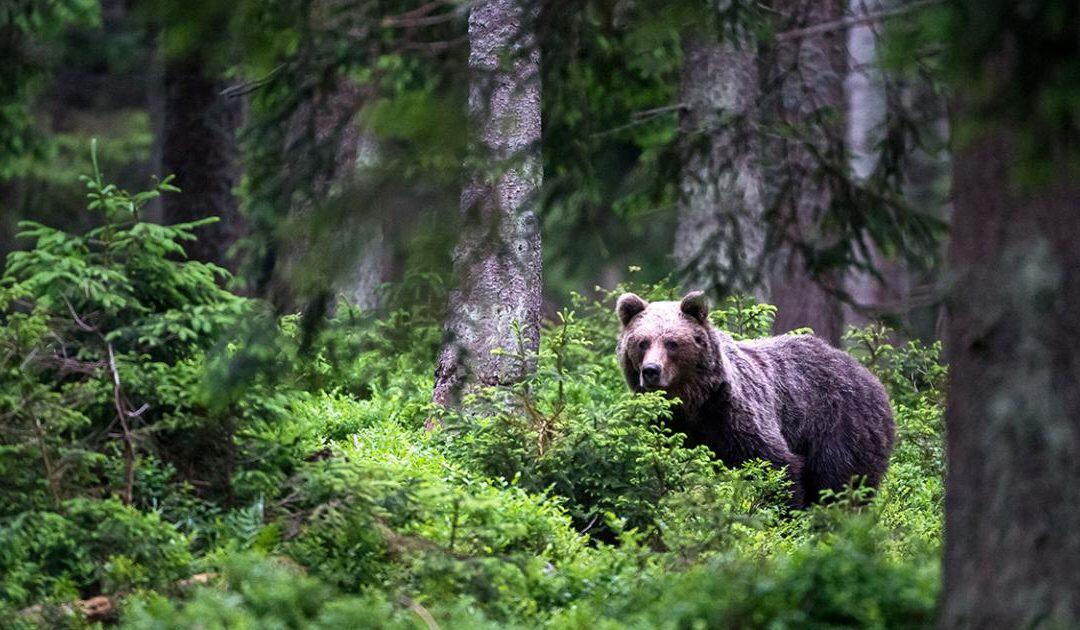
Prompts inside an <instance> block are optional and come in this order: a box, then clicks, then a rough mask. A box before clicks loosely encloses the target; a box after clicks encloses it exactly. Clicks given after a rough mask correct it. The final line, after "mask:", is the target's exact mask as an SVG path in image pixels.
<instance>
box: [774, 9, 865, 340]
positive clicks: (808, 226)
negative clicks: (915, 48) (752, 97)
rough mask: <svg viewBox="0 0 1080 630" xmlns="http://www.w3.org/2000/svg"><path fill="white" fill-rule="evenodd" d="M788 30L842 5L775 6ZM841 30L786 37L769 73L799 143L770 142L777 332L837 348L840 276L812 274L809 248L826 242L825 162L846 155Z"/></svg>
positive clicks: (780, 119)
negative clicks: (803, 331)
mask: <svg viewBox="0 0 1080 630" xmlns="http://www.w3.org/2000/svg"><path fill="white" fill-rule="evenodd" d="M773 6H774V7H775V8H776V9H777V10H778V12H779V14H780V15H781V20H782V22H784V23H785V27H786V28H797V27H800V26H806V25H812V24H822V23H825V22H828V21H831V20H835V19H837V18H838V17H840V15H841V13H842V12H841V7H840V3H839V0H832V1H830V2H815V1H812V0H793V1H787V2H776V3H774V5H773ZM843 37H844V34H843V32H842V31H840V32H837V31H827V32H819V33H810V34H807V35H803V36H800V37H797V38H794V39H785V40H783V41H781V42H779V43H778V44H777V46H776V49H775V52H774V56H775V62H774V63H773V64H771V65H772V67H771V68H769V72H768V73H767V76H768V77H769V89H770V91H775V93H776V95H777V96H778V102H777V103H776V104H775V107H773V108H772V109H773V112H774V114H775V116H776V121H774V122H777V123H779V124H780V126H781V127H782V128H785V129H791V130H793V131H794V134H793V137H792V138H787V139H784V138H781V139H778V140H776V141H773V142H771V143H770V148H769V150H768V154H767V158H766V162H767V168H766V170H765V179H766V181H767V182H768V188H769V192H768V195H767V199H768V201H767V207H772V208H775V209H776V217H775V219H774V223H775V224H776V228H775V229H776V230H777V234H776V242H777V243H778V244H779V245H780V250H781V253H782V255H781V256H780V257H779V260H777V262H776V266H775V267H774V272H773V274H772V281H771V287H770V295H771V298H772V299H771V301H772V302H773V303H774V304H775V305H776V306H777V309H778V310H777V316H776V322H775V325H774V328H775V330H776V331H777V332H778V333H782V332H787V331H789V330H792V329H795V328H800V327H810V328H812V329H813V330H814V332H815V333H817V335H818V336H820V337H822V338H823V339H825V340H827V341H829V342H830V343H832V344H833V345H838V344H839V342H840V335H841V333H842V331H843V321H844V318H843V308H842V304H841V301H840V300H839V299H838V298H837V297H836V294H835V289H837V288H838V285H839V284H840V282H841V281H842V280H841V278H840V277H839V274H837V273H836V272H835V271H824V270H820V269H818V270H813V269H811V268H810V267H811V264H812V263H813V262H814V261H812V260H809V259H808V258H807V256H806V253H805V252H807V251H811V250H814V249H821V248H822V247H823V246H824V245H826V243H825V242H824V237H823V236H822V234H821V218H822V216H823V215H824V213H825V212H826V211H827V210H828V208H829V207H830V205H831V204H832V201H833V192H832V190H831V188H830V186H829V181H828V178H827V177H825V173H826V170H827V169H824V168H822V164H823V163H824V162H828V161H832V162H834V163H835V162H837V161H842V160H843V157H844V150H843V144H844V141H843V138H844V125H843V111H844V89H843V76H844V67H845V60H844V55H843V47H842V39H843Z"/></svg>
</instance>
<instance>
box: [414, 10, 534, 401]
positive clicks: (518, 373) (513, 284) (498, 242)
mask: <svg viewBox="0 0 1080 630" xmlns="http://www.w3.org/2000/svg"><path fill="white" fill-rule="evenodd" d="M528 6H531V5H530V4H528V3H526V2H524V0H481V1H479V2H476V3H475V4H474V5H473V8H472V11H471V13H470V15H469V45H470V52H469V71H470V85H469V113H470V117H471V124H472V126H473V133H474V144H475V149H476V150H475V154H476V157H477V158H479V159H477V160H476V162H475V164H477V165H478V166H479V167H482V168H483V169H484V170H475V171H474V172H473V174H472V176H471V179H470V180H469V182H468V183H467V184H466V185H465V188H464V190H463V191H462V195H461V214H462V220H461V232H460V237H459V241H458V244H457V246H456V248H455V250H454V255H453V258H454V272H455V275H456V282H457V286H456V287H455V288H454V289H453V290H452V291H451V293H450V298H449V310H448V313H447V321H446V330H445V339H444V344H443V348H442V350H441V352H440V354H439V358H438V364H437V366H436V371H435V390H434V394H433V399H434V400H435V401H436V402H437V403H439V404H442V405H455V404H457V403H458V402H459V401H460V395H461V393H462V390H463V388H464V387H465V386H466V385H467V384H470V383H477V384H483V385H494V384H500V383H510V382H513V381H515V380H518V379H520V378H522V377H523V376H524V375H525V374H526V373H527V371H529V370H532V369H534V368H535V366H534V365H532V364H531V362H524V363H523V362H522V361H520V360H518V359H517V358H516V357H514V356H510V355H507V354H495V353H493V351H495V350H497V349H501V350H504V351H508V352H512V353H518V352H519V351H520V350H524V351H526V352H535V351H536V350H537V348H538V346H539V341H540V308H541V302H540V291H541V269H540V264H541V252H540V225H539V222H538V220H537V217H536V214H535V211H534V209H533V204H534V202H535V197H536V194H537V192H538V189H539V186H540V181H541V177H542V173H541V168H542V166H541V161H540V153H539V151H540V147H539V143H540V83H539V81H540V72H539V71H540V50H539V47H538V46H537V42H536V40H535V37H534V36H533V34H532V32H531V28H530V27H531V25H530V24H529V21H530V20H531V19H533V16H532V11H531V10H527V9H526V7H528ZM515 323H516V325H517V326H518V327H519V330H520V339H519V335H518V334H516V333H515Z"/></svg>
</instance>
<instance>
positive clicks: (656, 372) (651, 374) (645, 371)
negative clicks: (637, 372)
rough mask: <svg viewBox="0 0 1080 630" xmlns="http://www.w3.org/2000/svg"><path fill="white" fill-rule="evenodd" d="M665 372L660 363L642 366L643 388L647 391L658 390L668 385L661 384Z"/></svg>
mask: <svg viewBox="0 0 1080 630" xmlns="http://www.w3.org/2000/svg"><path fill="white" fill-rule="evenodd" d="M662 375H663V370H662V369H661V368H660V364H659V363H646V364H645V365H643V366H641V386H642V387H644V388H646V389H657V388H659V387H664V386H665V385H666V384H665V383H663V382H661V381H662V380H663V378H662Z"/></svg>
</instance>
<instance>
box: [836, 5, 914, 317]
mask: <svg viewBox="0 0 1080 630" xmlns="http://www.w3.org/2000/svg"><path fill="white" fill-rule="evenodd" d="M882 8H883V3H882V2H880V1H878V0H848V13H849V14H850V15H851V16H853V17H860V16H866V15H869V14H873V13H875V12H877V11H879V10H881V9H882ZM881 29H882V26H881V25H880V24H876V23H873V22H868V23H865V24H857V25H855V26H852V27H851V28H849V29H848V31H847V60H848V69H847V76H846V78H845V79H844V92H845V96H846V100H847V110H846V112H847V117H846V118H847V121H846V122H847V149H848V154H849V156H848V164H849V166H850V168H851V176H852V178H853V179H854V180H855V181H856V182H865V181H866V180H868V179H869V178H870V177H871V175H873V173H874V169H875V168H877V164H878V161H879V160H880V158H881V149H880V145H881V143H882V141H884V139H885V113H886V107H887V104H886V100H885V77H884V76H883V73H882V71H881V68H880V66H879V62H878V56H877V38H878V36H879V35H878V33H879V32H880V31H881ZM869 250H870V251H869V252H868V255H866V256H861V257H860V262H861V263H862V264H864V265H866V266H868V267H870V268H871V269H873V270H875V271H876V272H877V276H875V275H874V274H872V273H870V272H868V271H863V270H861V269H852V270H850V271H849V272H848V273H847V275H846V276H845V278H844V285H845V290H846V292H847V294H848V297H849V299H850V301H851V302H850V304H847V305H845V308H844V323H845V324H850V325H854V326H865V325H866V324H868V323H870V321H871V320H872V319H874V317H875V315H877V314H881V315H885V314H888V315H897V316H901V317H902V316H903V315H904V314H905V312H906V311H907V306H906V301H907V300H906V298H907V294H908V290H907V289H908V285H909V282H908V281H909V274H908V273H907V270H906V269H905V266H904V265H903V264H902V263H901V262H900V261H898V260H895V259H893V260H890V259H886V258H885V257H884V256H882V255H881V252H880V251H878V249H877V248H876V247H874V245H873V244H872V243H871V244H869Z"/></svg>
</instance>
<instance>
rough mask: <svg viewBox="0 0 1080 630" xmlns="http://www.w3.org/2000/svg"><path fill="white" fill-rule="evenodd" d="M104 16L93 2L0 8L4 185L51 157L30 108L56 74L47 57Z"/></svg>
mask: <svg viewBox="0 0 1080 630" xmlns="http://www.w3.org/2000/svg"><path fill="white" fill-rule="evenodd" d="M98 11H99V7H98V3H97V2H93V1H92V0H59V1H57V0H14V1H13V2H10V3H5V6H4V7H3V8H0V58H3V59H4V60H5V63H4V65H3V68H2V69H0V182H2V181H4V180H7V179H9V178H11V177H13V176H15V175H19V174H22V173H24V172H26V170H27V169H28V168H29V166H30V165H31V164H32V162H33V160H35V159H39V158H41V157H43V156H44V154H45V151H46V145H45V141H44V139H43V138H42V136H41V133H40V130H39V129H37V125H36V123H35V121H34V117H33V114H32V112H31V108H30V104H31V103H32V102H33V100H34V99H35V98H36V97H37V95H38V93H39V92H40V91H41V89H42V87H43V83H44V79H45V77H46V76H47V75H48V72H49V70H50V68H49V65H48V63H47V60H48V56H47V55H43V54H42V53H43V52H44V50H48V48H49V45H50V44H53V43H54V40H55V39H57V38H58V36H59V34H60V33H62V32H63V30H64V29H65V28H66V27H69V26H72V25H79V24H81V25H90V24H93V23H94V22H96V21H97V20H98V18H99V16H98ZM43 49H44V50H43ZM54 54H55V53H54Z"/></svg>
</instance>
